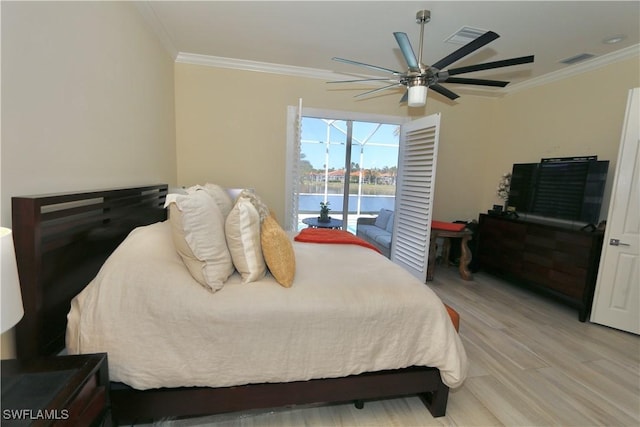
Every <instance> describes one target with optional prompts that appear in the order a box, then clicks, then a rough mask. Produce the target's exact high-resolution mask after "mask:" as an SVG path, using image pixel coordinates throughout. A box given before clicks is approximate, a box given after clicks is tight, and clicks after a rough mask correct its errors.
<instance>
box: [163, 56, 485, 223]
mask: <svg viewBox="0 0 640 427" xmlns="http://www.w3.org/2000/svg"><path fill="white" fill-rule="evenodd" d="M175 75H176V135H177V163H178V183H179V184H180V185H184V186H189V185H193V184H197V183H204V182H215V183H218V184H220V185H223V186H231V187H251V188H255V189H256V192H257V193H258V194H259V195H261V196H262V197H263V198H264V199H265V201H266V202H267V203H268V204H269V206H270V207H271V208H272V209H273V210H274V211H275V212H276V214H277V215H278V218H279V219H282V218H283V215H284V204H285V192H284V186H285V169H286V165H285V164H286V155H285V149H286V119H287V116H286V114H287V106H290V105H298V99H299V98H302V99H303V105H304V106H305V107H313V108H322V109H332V110H343V111H355V112H362V113H372V114H383V115H394V116H401V117H405V116H406V115H407V110H408V109H407V107H406V105H405V106H400V105H399V100H400V97H401V96H402V92H401V91H400V92H393V91H390V92H389V93H390V94H389V95H385V96H379V97H373V98H369V99H367V100H357V101H356V100H354V98H353V95H355V94H357V93H358V91H357V90H355V91H354V90H345V89H342V88H340V89H334V88H335V86H328V85H327V84H326V83H325V82H324V81H322V80H317V79H308V78H293V77H286V76H280V75H275V74H266V73H256V72H248V71H237V70H228V69H222V68H212V67H206V66H201V65H191V64H181V63H178V64H176V73H175ZM449 104H450V103H448V102H447V101H446V100H443V99H442V98H441V97H438V96H437V95H435V96H433V97H432V98H430V100H429V102H428V105H427V108H426V109H416V111H413V110H414V109H412V114H414V115H415V116H418V115H419V116H422V115H426V114H431V113H433V112H438V111H441V112H443V117H442V119H441V120H442V125H443V126H442V131H441V132H442V133H441V143H440V152H439V156H440V157H439V158H440V159H441V161H442V163H443V164H444V166H443V167H440V166H439V168H438V180H437V189H436V201H437V203H436V208H435V211H436V215H438V214H441V215H443V218H444V219H455V217H458V216H460V215H463V218H471V217H475V215H476V214H477V212H475V211H474V210H473V209H470V208H469V207H468V206H469V203H468V202H465V201H464V200H461V199H460V197H459V194H460V193H462V192H465V191H466V188H467V183H466V182H465V181H466V180H461V179H460V173H461V171H462V170H477V169H478V168H480V167H482V158H481V156H480V154H482V152H483V144H482V143H480V141H485V140H488V137H489V126H488V125H489V117H490V111H491V108H492V107H491V106H492V101H490V100H489V101H488V100H486V99H483V98H469V99H468V100H467V102H466V103H460V105H456V106H451V105H449ZM461 123H464V125H460V124H461ZM459 153H465V154H464V156H459ZM468 197H469V199H471V200H473V199H475V198H476V197H477V195H475V194H470V195H469V196H468ZM445 215H446V217H445Z"/></svg>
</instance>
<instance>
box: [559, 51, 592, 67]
mask: <svg viewBox="0 0 640 427" xmlns="http://www.w3.org/2000/svg"><path fill="white" fill-rule="evenodd" d="M594 56H595V55H593V54H591V53H581V54H579V55H576V56H572V57H571V58H566V59H563V60H562V61H560V63H561V64H567V65H573V64H576V63H578V62H582V61H586V60H587V59H591V58H593V57H594Z"/></svg>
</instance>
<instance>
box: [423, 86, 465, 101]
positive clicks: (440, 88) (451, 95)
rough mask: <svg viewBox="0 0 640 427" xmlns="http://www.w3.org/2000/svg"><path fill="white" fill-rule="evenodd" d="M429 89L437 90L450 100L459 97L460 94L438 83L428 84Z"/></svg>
mask: <svg viewBox="0 0 640 427" xmlns="http://www.w3.org/2000/svg"><path fill="white" fill-rule="evenodd" d="M429 89H433V90H434V91H435V92H438V93H439V94H440V95H442V96H446V97H447V98H449V99H450V100H452V101H453V100H454V99H456V98H460V95H458V94H457V93H455V92H452V91H450V90H449V89H447V88H446V87H443V86H440V85H439V84H438V83H436V84H433V85H431V86H429Z"/></svg>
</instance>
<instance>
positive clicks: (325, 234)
mask: <svg viewBox="0 0 640 427" xmlns="http://www.w3.org/2000/svg"><path fill="white" fill-rule="evenodd" d="M293 239H294V240H295V241H297V242H305V243H339V244H351V245H360V246H364V247H365V248H369V249H373V250H374V251H376V252H378V253H382V252H380V250H379V249H378V248H376V247H375V246H373V245H372V244H370V243H369V242H366V241H364V240H362V239H361V238H359V237H356V236H354V235H353V234H351V233H349V232H348V231H344V230H333V229H330V228H304V229H302V231H300V233H299V234H298V235H297V236H296V237H294V238H293Z"/></svg>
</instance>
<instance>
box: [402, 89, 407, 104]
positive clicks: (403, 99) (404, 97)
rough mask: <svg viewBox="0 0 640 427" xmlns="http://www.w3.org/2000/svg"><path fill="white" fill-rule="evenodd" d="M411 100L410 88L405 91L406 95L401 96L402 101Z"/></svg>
mask: <svg viewBox="0 0 640 427" xmlns="http://www.w3.org/2000/svg"><path fill="white" fill-rule="evenodd" d="M408 100H409V90H405V91H404V95H402V98H400V103H401V104H402V103H403V102H407V101H408Z"/></svg>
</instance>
